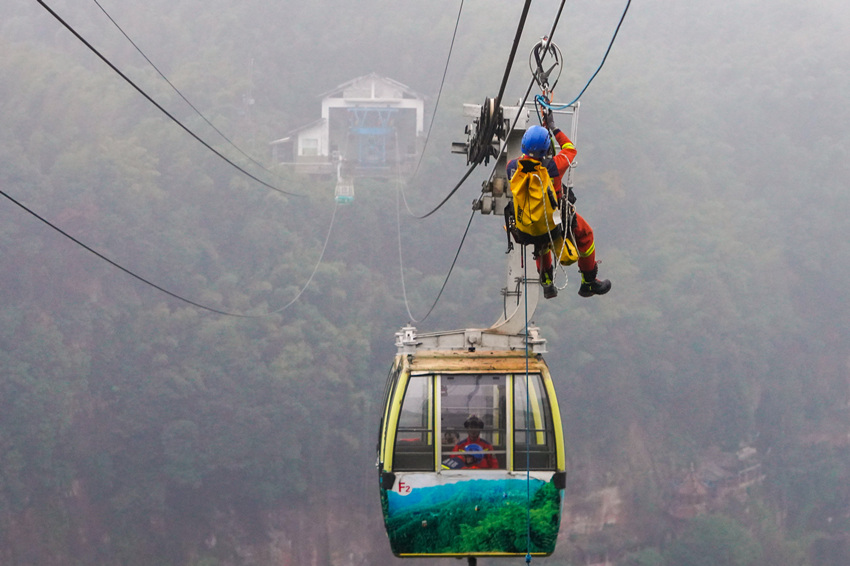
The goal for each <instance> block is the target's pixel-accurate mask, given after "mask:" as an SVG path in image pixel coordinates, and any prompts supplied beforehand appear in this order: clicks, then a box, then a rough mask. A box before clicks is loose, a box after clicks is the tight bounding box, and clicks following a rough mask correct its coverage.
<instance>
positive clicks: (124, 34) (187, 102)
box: [94, 0, 280, 178]
mask: <svg viewBox="0 0 850 566" xmlns="http://www.w3.org/2000/svg"><path fill="white" fill-rule="evenodd" d="M94 3H95V4H96V5H97V7H98V8H100V11H101V12H103V13H104V15H106V17H107V18H109V21H110V22H112V24H113V25H114V26H115V27H116V28H117V29H118V31H120V32H121V35H123V36H124V37H125V38H127V41H129V42H130V44H131V45H132V46H133V47H134V48H135V49H136V51H138V52H139V54H140V55H141V56H142V57H144V59H145V61H147V62H148V64H150V66H151V67H153V69H154V70H155V71H156V72H157V73H158V74H159V76H160V77H162V79H163V80H164V81H165V82H167V83H168V86H170V87H171V88H172V89H173V90H174V92H176V93H177V95H178V96H179V97H180V98H182V99H183V101H184V102H185V103H186V104H188V105H189V107H190V108H191V109H192V110H194V111H195V113H196V114H197V115H198V116H200V117H201V119H202V120H203V121H204V122H206V123H207V125H209V126H210V127H211V128H212V129H213V130H215V132H216V133H217V134H218V135H220V136H221V137H222V138H223V139H224V141H226V142H227V143H228V144H230V146H231V147H233V148H234V149H235V150H236V151H238V152H239V153H241V154H242V155H243V156H245V157H246V158H248V159H249V160H250V161H251V162H252V163H254V165H257V166H258V167H260V168H261V169H262V170H263V171H265V172H266V173H270V174H272V175H274V176H276V177H277V174H276V173H274V172H273V171H269V170H268V169H267V168H266V166H265V165H263V164H262V163H260V162H259V161H257V160H256V159H254V158H253V157H251V156H250V155H248V154H247V153H245V152H244V151H243V150H242V148H240V147H239V146H238V145H236V144H235V143H234V142H233V141H232V140H231V139H230V138H228V137H227V136H226V135H225V134H224V133H223V132H222V131H221V130H219V129H218V128H217V127H215V124H213V123H212V122H210V121H209V120H208V119H207V117H206V116H204V114H203V113H202V112H201V111H200V110H198V109H197V108H196V107H195V105H194V104H192V103H191V102H190V101H189V99H188V98H186V97H185V96H184V95H183V93H182V92H180V89H178V88H177V87H176V86H175V85H174V83H172V82H171V81H170V80H169V79H168V77H166V76H165V73H163V72H162V71H160V70H159V67H157V66H156V65H155V64H154V62H153V61H151V60H150V59H149V58H148V56H147V55H146V54H145V52H144V51H142V48H141V47H139V46H138V45H137V44H136V42H135V41H133V40H132V38H130V36H129V35H127V33H126V32H125V31H124V30H123V29H122V28H121V26H120V25H118V22H116V21H115V19H114V18H113V17H112V16H111V15H110V14H109V12H107V11H106V9H105V8H104V7H103V6H102V5H101V4H100V2H98V0H94ZM278 178H280V177H278Z"/></svg>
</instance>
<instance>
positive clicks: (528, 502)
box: [520, 246, 531, 564]
mask: <svg viewBox="0 0 850 566" xmlns="http://www.w3.org/2000/svg"><path fill="white" fill-rule="evenodd" d="M520 253H522V280H523V284H524V285H525V289H523V298H524V299H525V494H526V505H525V544H526V546H525V548H526V554H525V563H526V564H530V563H531V423H529V415H530V414H531V387H529V383H528V381H529V380H528V261H527V259H528V256H526V254H525V246H521V249H520Z"/></svg>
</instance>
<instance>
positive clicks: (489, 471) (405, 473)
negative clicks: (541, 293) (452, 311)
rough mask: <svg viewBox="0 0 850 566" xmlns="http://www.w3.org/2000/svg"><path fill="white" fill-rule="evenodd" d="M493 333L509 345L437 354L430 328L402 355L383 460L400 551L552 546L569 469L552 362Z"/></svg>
mask: <svg viewBox="0 0 850 566" xmlns="http://www.w3.org/2000/svg"><path fill="white" fill-rule="evenodd" d="M460 332H462V331H460ZM478 339H481V337H480V335H478ZM488 339H490V340H495V341H496V342H497V346H498V348H499V349H485V348H475V349H474V351H470V348H466V347H461V348H450V347H449V348H445V347H438V348H436V349H432V350H428V349H425V348H423V346H425V347H426V348H427V343H428V340H429V337H428V336H427V335H423V336H420V337H417V341H418V343H419V347H418V348H416V349H415V352H413V353H410V352H407V353H405V352H404V351H400V352H399V354H398V355H397V356H396V359H395V362H394V364H393V367H392V369H391V371H390V374H389V377H388V379H387V385H386V392H385V409H384V414H383V418H382V421H381V430H380V434H381V436H380V439H379V446H378V465H379V472H380V491H381V503H382V508H383V512H384V519H385V523H386V528H387V535H388V537H389V540H390V546H391V548H392V551H393V553H395V554H396V555H397V556H401V557H406V556H510V555H522V556H525V555H526V554H527V553H528V552H531V554H532V555H548V554H551V553H552V552H553V551H554V548H555V541H556V539H557V535H558V529H559V525H560V515H561V498H562V490H563V488H564V482H565V478H566V469H565V455H564V443H563V432H562V428H561V418H560V411H559V409H558V404H557V401H556V398H555V391H554V388H553V386H552V381H551V377H550V375H549V369H548V367H547V366H546V363H545V362H544V361H543V359H542V357H541V356H540V355H539V353H534V352H531V351H529V352H528V353H527V352H526V349H525V345H524V343H522V347H521V348H519V347H517V346H516V345H514V346H513V347H511V339H513V340H514V341H516V340H524V337H507V336H496V337H493V336H491V337H489V338H488V337H487V336H485V337H484V339H483V340H484V341H486V340H488ZM444 341H445V340H444ZM529 535H530V536H529Z"/></svg>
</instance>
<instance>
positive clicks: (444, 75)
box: [95, 0, 463, 214]
mask: <svg viewBox="0 0 850 566" xmlns="http://www.w3.org/2000/svg"><path fill="white" fill-rule="evenodd" d="M95 1H97V0H95ZM461 12H463V0H460V7H459V8H458V10H457V21H455V30H454V32H453V33H452V42H451V44H450V45H449V54H448V55H447V56H446V66H445V67H444V68H443V78H442V79H441V80H440V89H439V90H438V91H437V100H436V101H435V102H434V112H433V113H432V114H431V123H430V124H428V133H427V134H425V143H423V144H422V151H421V152H420V153H419V161H418V162H417V163H416V168H415V169H414V170H413V174H412V175H411V177H416V174H417V173H418V172H419V166H420V165H422V158H423V157H425V149H426V148H427V147H428V140H430V139H431V130H432V129H433V127H434V118H436V117H437V108H439V106H440V97H441V96H442V95H443V85H444V84H445V83H446V74H447V73H448V72H449V61H451V59H452V51H454V47H455V38H456V37H457V28H458V26H459V25H460V15H461ZM402 196H403V195H402ZM404 203H405V206H407V199H405V201H404ZM407 211H408V212H410V214H413V212H412V211H411V210H410V207H408V208H407Z"/></svg>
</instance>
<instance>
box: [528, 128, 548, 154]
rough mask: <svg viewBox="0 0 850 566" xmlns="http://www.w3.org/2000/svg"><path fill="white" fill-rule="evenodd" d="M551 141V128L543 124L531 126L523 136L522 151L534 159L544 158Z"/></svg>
mask: <svg viewBox="0 0 850 566" xmlns="http://www.w3.org/2000/svg"><path fill="white" fill-rule="evenodd" d="M550 143H551V141H550V140H549V130H547V129H546V128H544V127H543V126H531V127H530V128H528V130H526V131H525V135H524V136H522V152H523V153H524V154H526V155H527V156H529V157H533V158H534V159H542V158H543V156H544V155H545V154H546V152H547V151H548V150H549V144H550Z"/></svg>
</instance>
